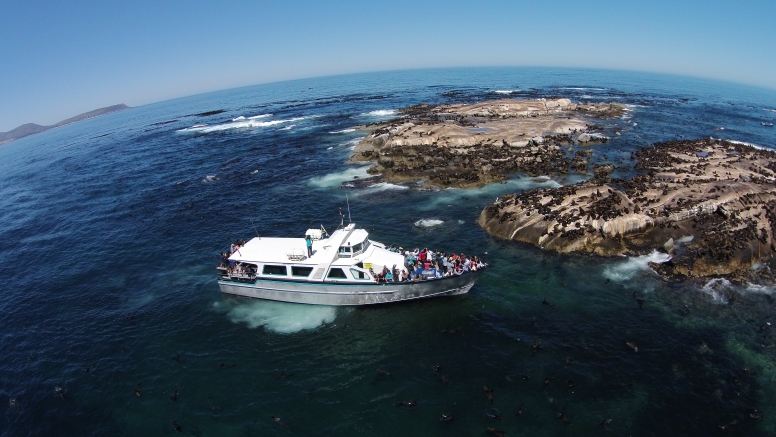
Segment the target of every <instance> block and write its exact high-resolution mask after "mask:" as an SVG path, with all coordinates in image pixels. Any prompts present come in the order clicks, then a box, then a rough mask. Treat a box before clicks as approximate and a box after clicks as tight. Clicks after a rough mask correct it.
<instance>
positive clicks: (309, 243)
mask: <svg viewBox="0 0 776 437" xmlns="http://www.w3.org/2000/svg"><path fill="white" fill-rule="evenodd" d="M304 242H305V243H307V257H308V258H311V257H312V256H313V237H312V236H311V235H309V234H308V235H305V236H304Z"/></svg>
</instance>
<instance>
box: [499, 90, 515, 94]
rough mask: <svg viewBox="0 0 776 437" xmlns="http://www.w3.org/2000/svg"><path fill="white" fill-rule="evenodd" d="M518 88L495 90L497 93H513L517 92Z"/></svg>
mask: <svg viewBox="0 0 776 437" xmlns="http://www.w3.org/2000/svg"><path fill="white" fill-rule="evenodd" d="M517 91H518V90H496V91H493V92H494V93H496V94H512V93H514V92H517Z"/></svg>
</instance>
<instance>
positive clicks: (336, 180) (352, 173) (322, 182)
mask: <svg viewBox="0 0 776 437" xmlns="http://www.w3.org/2000/svg"><path fill="white" fill-rule="evenodd" d="M369 167H370V166H369V165H366V166H362V167H354V168H348V169H346V170H344V171H340V172H336V173H329V174H327V175H324V176H318V177H314V178H311V179H310V185H313V186H316V187H320V188H336V187H339V186H340V185H341V184H342V183H343V182H346V181H352V180H353V179H356V178H357V177H358V178H366V177H369V176H370V174H369V173H367V172H366V171H367V169H369Z"/></svg>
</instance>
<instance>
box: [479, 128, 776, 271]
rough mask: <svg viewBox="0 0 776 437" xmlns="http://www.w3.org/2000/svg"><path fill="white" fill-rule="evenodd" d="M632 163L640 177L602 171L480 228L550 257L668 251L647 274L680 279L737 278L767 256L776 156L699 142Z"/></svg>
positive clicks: (664, 147) (500, 203) (531, 197)
mask: <svg viewBox="0 0 776 437" xmlns="http://www.w3.org/2000/svg"><path fill="white" fill-rule="evenodd" d="M581 158H583V157H581ZM634 158H636V159H638V163H637V165H636V168H637V169H640V170H645V171H646V174H640V175H637V176H634V177H633V178H631V179H630V180H627V181H626V180H611V181H608V173H609V172H610V171H611V169H609V168H602V167H597V168H596V170H595V173H596V178H595V179H593V180H590V181H587V182H584V183H581V184H577V185H571V186H565V187H561V188H553V189H542V190H532V191H526V192H523V193H519V194H512V195H507V196H504V197H502V198H500V199H498V200H497V201H496V202H495V203H493V204H491V205H490V206H488V207H486V208H485V209H484V210H483V211H482V213H481V215H480V217H479V223H480V225H481V226H482V227H483V228H484V229H485V230H487V231H488V232H489V233H491V234H492V235H495V236H497V237H500V238H503V239H507V240H515V241H521V242H525V243H530V244H534V245H536V246H539V247H542V248H545V249H549V250H554V251H557V252H564V253H565V252H574V251H580V252H590V253H595V254H598V255H604V256H611V255H621V254H629V255H635V254H645V253H649V252H651V251H653V250H655V249H659V250H664V251H669V252H671V253H672V255H673V258H672V260H671V261H669V262H667V263H664V264H660V265H657V266H655V268H656V270H658V271H659V272H660V273H662V274H664V275H666V276H672V277H680V278H685V277H705V276H731V275H732V276H736V275H740V276H746V275H748V274H749V272H750V271H751V269H752V268H753V266H754V267H757V266H758V263H760V262H762V261H765V260H768V259H770V258H772V257H773V256H774V253H776V245H775V244H774V233H775V232H776V153H774V152H772V151H766V150H760V149H756V148H754V147H750V146H746V145H741V144H734V143H730V142H726V141H721V140H714V139H702V140H692V141H677V142H667V143H660V144H656V145H654V146H653V147H649V148H646V149H642V150H640V151H639V152H637V153H636V154H635V156H634ZM575 161H576V159H575ZM579 165H581V164H579Z"/></svg>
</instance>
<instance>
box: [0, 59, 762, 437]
mask: <svg viewBox="0 0 776 437" xmlns="http://www.w3.org/2000/svg"><path fill="white" fill-rule="evenodd" d="M497 91H501V92H500V93H499V92H497ZM507 92H509V94H507ZM505 96H509V97H516V98H540V97H558V96H560V97H569V98H571V99H573V100H575V101H578V100H586V101H616V102H622V103H626V104H629V105H631V106H630V108H631V110H630V111H629V112H628V115H627V116H626V117H624V118H621V119H616V120H609V121H607V122H605V123H604V124H603V128H604V129H605V132H607V133H608V134H609V135H611V136H612V137H613V138H614V139H613V141H611V142H610V143H608V144H604V145H597V146H593V147H594V150H595V155H594V156H596V157H597V158H599V159H602V160H608V161H611V162H615V163H616V164H617V165H628V164H629V156H630V153H631V151H633V150H636V149H638V148H640V147H644V146H647V145H650V144H651V143H653V142H656V141H664V140H670V139H677V138H696V137H708V136H713V137H720V138H726V139H731V140H736V141H743V142H747V143H752V144H756V145H759V146H762V147H769V148H776V133H775V132H774V129H773V128H769V127H763V126H762V125H761V122H762V121H770V122H773V121H774V119H776V92H774V91H769V90H762V89H755V88H748V87H744V86H738V85H731V84H725V83H717V82H709V81H702V80H695V79H687V78H682V77H672V76H657V75H647V74H636V73H623V72H609V71H590V70H560V69H453V70H426V71H408V72H390V73H375V74H364V75H352V76H339V77H329V78H318V79H309V80H300V81H294V82H284V83H277V84H269V85H261V86H254V87H248V88H241V89H234V90H228V91H222V92H217V93H210V94H204V95H198V96H194V97H188V98H183V99H177V100H172V101H167V102H162V103H157V104H153V105H148V106H143V107H139V108H133V109H130V110H127V111H124V112H120V113H116V114H112V115H108V116H104V117H99V118H96V119H91V120H87V121H84V122H80V123H76V124H73V125H68V126H65V127H62V128H59V129H55V130H52V131H48V132H45V133H42V134H38V135H34V136H31V137H27V138H24V139H22V140H19V141H15V142H13V143H10V144H6V145H3V146H0V242H1V243H0V284H1V285H0V290H2V295H1V298H0V328H2V329H1V331H0V435H2V436H108V435H109V436H156V435H160V436H164V435H169V436H174V435H194V436H269V435H279V436H285V435H307V436H365V435H369V436H373V435H374V436H398V435H413V436H414V435H417V436H421V435H422V436H436V435H440V436H441V435H445V436H446V435H461V436H464V435H465V436H481V435H482V436H484V435H487V432H486V428H487V427H492V428H496V429H500V430H503V431H505V432H506V435H507V436H514V435H526V436H541V435H548V436H551V435H569V436H570V435H575V436H580V435H610V434H611V435H622V436H630V435H633V436H667V435H681V436H709V435H718V434H722V433H723V431H722V430H721V429H720V428H719V427H720V426H725V427H728V428H729V430H728V431H727V433H728V434H730V435H745V436H766V435H774V433H776V347H773V344H774V343H776V338H775V336H776V333H775V332H774V329H776V326H774V327H773V328H772V327H771V326H769V325H768V323H775V324H776V320H774V315H776V303H774V297H773V296H776V288H772V287H767V286H754V285H734V284H730V283H728V282H726V281H724V280H715V281H711V282H709V283H706V284H703V283H679V284H677V283H669V282H666V281H664V280H662V279H661V278H660V277H658V276H656V275H655V274H654V273H653V272H651V271H650V270H649V269H648V268H647V262H648V261H649V260H650V259H655V258H657V257H659V255H657V254H653V255H650V256H645V257H639V258H618V259H603V258H598V257H593V256H589V255H557V254H554V253H548V252H544V251H541V250H538V249H535V248H532V247H528V246H525V245H521V244H516V243H510V242H504V241H499V240H496V239H494V238H491V237H489V236H488V235H487V234H486V233H485V232H483V231H482V230H481V229H480V228H479V227H478V226H477V224H476V222H475V219H476V217H477V216H478V215H479V213H480V211H481V210H482V208H483V207H484V206H486V205H487V204H489V203H490V202H492V201H493V200H494V199H495V198H496V197H497V196H500V195H502V194H504V193H507V192H514V191H516V190H523V189H529V188H534V187H542V186H557V184H568V183H574V182H575V181H576V180H579V178H578V177H577V178H576V179H575V178H574V177H570V176H567V177H564V178H555V179H550V180H548V179H542V178H538V179H536V178H529V177H525V176H521V175H514V178H513V179H512V180H511V181H510V182H509V183H508V184H496V185H493V186H487V187H484V188H480V189H474V190H444V191H441V192H421V191H415V190H409V189H403V188H401V187H396V186H392V185H379V186H375V187H370V188H366V189H361V190H349V191H347V192H346V191H345V190H341V189H339V188H338V187H339V184H340V183H341V182H342V181H345V180H349V179H352V178H353V177H354V176H358V175H364V174H365V170H364V167H352V166H348V165H346V164H345V161H346V159H347V158H348V156H349V153H350V151H351V148H352V147H353V145H354V144H355V143H356V142H357V141H358V140H359V139H360V138H361V137H362V136H363V135H365V133H364V132H363V131H358V130H355V131H353V130H349V129H350V128H352V127H353V126H356V125H359V124H365V123H370V122H377V121H380V120H385V119H387V118H390V117H391V116H392V115H391V114H392V112H391V111H393V110H395V109H397V108H401V107H405V106H409V105H413V104H417V103H422V102H425V103H450V102H473V101H480V100H484V99H494V98H500V97H505ZM219 110H222V111H223V112H219V113H217V114H214V115H196V114H201V113H205V112H210V111H219ZM267 114H271V115H267ZM262 115H263V117H258V118H253V119H251V118H249V117H255V116H262ZM238 117H245V119H244V120H237V121H232V120H233V119H236V118H238ZM196 125H206V126H200V127H196V128H192V126H196ZM614 131H620V132H621V133H622V136H615V135H612V133H613V132H614ZM346 193H347V194H348V196H349V201H350V208H351V214H352V216H353V221H354V222H356V223H357V224H358V225H359V226H363V227H365V228H367V229H369V230H372V229H373V231H372V238H373V239H375V240H377V241H381V242H385V243H394V244H397V245H402V246H405V247H407V246H411V247H414V246H417V245H425V246H429V247H435V248H437V249H439V250H446V251H461V250H462V251H464V252H466V253H476V254H480V255H481V256H483V257H485V258H486V259H487V260H488V261H489V262H490V263H491V264H492V268H491V269H489V270H487V271H486V273H485V274H484V275H483V276H482V278H481V279H480V280H479V282H477V284H476V286H475V287H474V288H473V289H472V290H471V292H470V293H469V294H468V295H465V296H460V297H451V298H439V299H432V300H427V301H419V302H411V303H405V304H396V305H386V306H378V307H368V308H330V307H315V306H299V305H292V304H283V303H275V302H264V301H250V300H244V299H236V298H231V297H227V296H223V295H221V294H220V293H219V290H218V286H217V284H216V280H215V274H216V271H215V266H216V265H217V264H218V254H219V253H220V252H221V251H222V250H224V249H225V248H226V247H227V246H228V245H229V242H230V239H232V240H233V239H236V238H246V239H248V238H250V237H251V236H253V235H255V231H254V229H253V227H252V225H251V221H250V220H251V219H252V220H253V222H254V223H255V224H256V229H257V230H258V232H259V233H261V234H262V235H267V236H291V235H295V236H301V235H302V234H303V233H304V231H305V230H306V229H307V228H309V227H318V226H320V225H321V224H323V225H324V226H326V227H327V228H329V229H331V228H332V227H335V225H336V224H337V223H338V222H339V215H338V210H339V208H340V207H344V206H345V204H346V198H345V195H346ZM765 268H769V266H766V267H765ZM634 292H635V293H636V295H637V296H639V297H641V298H643V299H644V300H645V301H646V304H645V305H644V308H643V309H641V310H640V309H639V308H638V306H637V305H636V303H635V301H634V299H633V298H632V294H633V293H634ZM545 298H546V299H547V300H548V301H550V302H552V303H553V304H555V307H554V308H551V307H549V306H545V305H542V304H541V302H542V300H543V299H545ZM446 328H452V329H455V330H457V331H456V333H454V334H449V333H443V332H442V331H443V330H446ZM534 341H540V342H541V345H542V349H541V350H540V351H539V352H537V353H532V350H531V344H532V343H533V342H534ZM626 342H633V343H635V344H636V345H637V346H638V348H639V350H638V352H637V353H635V352H633V350H631V348H629V347H628V346H627V345H626V344H625V343H626ZM178 354H180V355H179V360H174V359H173V357H176V355H178ZM566 358H569V359H570V363H571V364H570V365H567V364H565V363H564V360H565V359H566ZM222 364H226V365H232V364H233V365H234V367H229V366H227V367H229V368H221V367H222V366H221V365H222ZM436 364H439V365H440V366H441V371H440V372H436V371H435V370H434V369H432V366H434V365H436ZM86 368H89V372H88V373H87V372H85V369H86ZM377 368H380V369H384V370H385V371H387V372H390V375H388V376H385V375H380V374H378V372H377V371H376V369H377ZM289 375H290V376H289ZM523 375H525V376H527V377H528V378H529V379H528V380H525V379H524V377H523ZM442 376H444V378H442ZM552 378H554V380H552ZM569 380H573V381H574V382H575V386H574V387H573V388H570V387H569V384H568V381H569ZM545 381H547V382H548V384H545ZM138 385H139V386H140V394H141V396H139V397H138V396H136V394H135V388H136V387H137V386H138ZM57 386H60V387H62V388H63V389H64V391H65V394H64V398H61V397H59V396H57V394H55V391H54V388H55V387H57ZM483 386H487V387H489V388H490V389H492V390H493V392H494V402H493V403H490V402H489V401H488V400H487V398H486V396H485V394H484V390H483ZM176 390H177V391H178V392H179V396H178V400H177V401H172V400H171V399H170V396H171V394H172V393H173V392H174V391H176ZM408 400H417V406H415V407H406V406H402V407H397V406H395V405H394V404H395V403H397V402H402V401H408ZM521 405H523V406H524V408H525V411H524V413H523V414H522V415H519V416H518V415H517V414H516V411H517V410H518V408H519V407H520V406H521ZM494 409H495V411H494ZM561 412H563V413H564V414H565V416H566V417H568V418H569V420H570V422H571V425H564V423H563V422H562V421H560V420H558V415H559V414H560V413H561ZM443 413H444V414H449V415H452V416H453V417H454V420H453V421H452V422H449V423H443V422H440V420H439V417H440V415H441V414H443ZM499 413H500V414H502V415H503V417H502V418H501V420H495V419H493V418H491V417H489V416H488V415H489V414H491V415H492V414H499ZM273 415H274V416H277V417H280V418H281V419H282V421H283V423H284V424H285V425H286V426H282V425H280V424H278V423H276V422H275V421H273V420H272V419H271V416H273ZM603 419H611V423H609V424H608V425H606V426H605V427H604V428H603V429H599V428H598V424H599V423H600V422H601V421H602V420H603ZM173 421H175V422H176V423H178V424H179V425H180V426H181V432H180V433H179V432H178V431H176V430H175V429H174V428H173Z"/></svg>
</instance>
